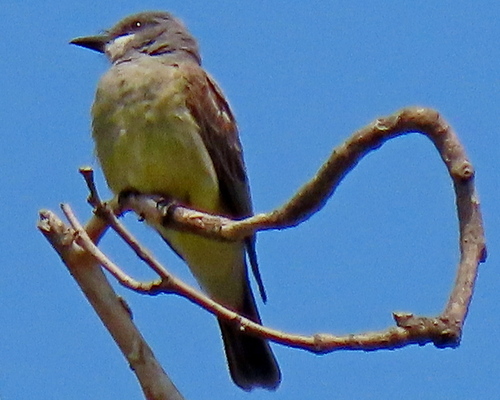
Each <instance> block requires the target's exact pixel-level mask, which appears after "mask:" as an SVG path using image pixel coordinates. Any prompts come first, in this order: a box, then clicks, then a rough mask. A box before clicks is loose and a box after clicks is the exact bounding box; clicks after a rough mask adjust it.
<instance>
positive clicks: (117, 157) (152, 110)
mask: <svg viewBox="0 0 500 400" xmlns="http://www.w3.org/2000/svg"><path fill="white" fill-rule="evenodd" d="M171 68H173V67H171ZM143 69H144V68H129V69H127V68H125V69H120V70H118V71H113V70H111V71H110V72H109V73H108V74H107V75H105V76H104V77H103V79H102V80H101V82H100V85H99V88H98V92H97V95H96V100H95V103H94V107H93V137H94V140H95V144H96V153H97V157H98V159H99V162H100V163H101V165H102V168H103V171H104V174H105V176H106V179H107V181H108V184H109V186H110V187H111V189H112V190H113V191H114V192H115V193H119V192H121V191H123V190H130V189H133V190H137V191H139V192H143V193H156V194H163V195H167V196H170V197H173V198H175V199H177V200H179V201H181V202H184V203H186V204H190V205H193V206H195V207H198V208H202V209H206V210H207V211H211V210H216V209H217V208H218V201H219V200H218V199H219V192H218V182H217V177H216V174H215V171H214V168H213V164H212V160H211V159H210V156H209V154H208V152H207V150H206V148H205V146H204V143H203V141H202V139H201V136H200V135H199V133H198V132H199V127H198V125H197V123H196V121H195V120H194V118H193V116H192V115H191V113H190V112H189V109H188V108H187V106H186V101H185V99H186V95H185V92H184V90H185V80H184V79H182V76H179V75H178V74H176V72H177V71H176V70H172V71H166V72H165V71H162V72H161V73H158V71H149V72H147V71H146V72H144V71H143Z"/></svg>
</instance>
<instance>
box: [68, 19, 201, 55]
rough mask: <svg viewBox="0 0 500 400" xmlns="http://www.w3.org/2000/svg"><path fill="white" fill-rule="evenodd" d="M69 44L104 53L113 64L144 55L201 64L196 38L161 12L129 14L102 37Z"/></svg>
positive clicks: (88, 38) (76, 40)
mask: <svg viewBox="0 0 500 400" xmlns="http://www.w3.org/2000/svg"><path fill="white" fill-rule="evenodd" d="M70 43H72V44H76V45H77V46H82V47H86V48H88V49H91V50H95V51H98V52H100V53H105V54H106V55H107V56H108V58H109V59H110V61H111V62H113V63H116V62H121V61H126V60H130V59H133V58H136V57H139V56H141V55H149V56H159V55H167V54H174V55H176V56H179V57H186V58H190V59H192V60H194V61H196V62H197V63H198V64H201V57H200V53H199V50H198V44H197V43H196V40H195V39H194V37H193V36H191V34H190V33H189V31H188V30H187V29H186V27H185V26H184V25H183V24H182V22H180V21H179V20H178V19H176V18H175V17H174V16H173V15H172V14H169V13H167V12H162V11H147V12H142V13H139V14H134V15H130V16H128V17H126V18H124V19H123V20H121V21H120V22H118V23H117V24H116V25H115V26H113V27H112V28H111V29H109V30H107V31H105V32H104V33H103V34H101V35H96V36H85V37H78V38H76V39H73V40H72V41H71V42H70Z"/></svg>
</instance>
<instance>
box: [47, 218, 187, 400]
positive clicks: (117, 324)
mask: <svg viewBox="0 0 500 400" xmlns="http://www.w3.org/2000/svg"><path fill="white" fill-rule="evenodd" d="M38 229H39V230H40V231H41V232H42V233H43V235H44V236H45V238H46V239H47V240H48V241H49V242H50V244H51V245H52V247H54V249H55V250H56V251H57V253H58V254H59V256H60V257H61V259H62V261H63V262H64V264H65V265H66V266H67V268H68V270H69V272H70V274H71V275H72V276H73V278H75V280H76V282H77V283H78V285H79V286H80V288H81V289H82V292H83V293H84V294H85V296H86V297H87V299H88V300H89V302H90V304H91V305H92V307H93V308H94V309H95V311H96V313H97V314H98V315H99V318H100V319H101V321H102V322H103V323H104V325H105V326H106V328H107V329H108V331H109V332H110V333H111V336H113V339H114V340H115V342H116V344H117V345H118V347H119V348H120V350H121V351H122V353H123V355H124V356H125V358H126V359H127V361H128V363H129V365H130V368H131V369H132V371H134V373H135V374H136V376H137V379H138V380H139V383H140V385H141V387H142V390H143V392H144V394H145V397H146V399H148V400H182V399H183V397H182V395H181V394H180V393H179V391H178V390H177V388H176V387H175V386H174V384H173V383H172V381H171V380H170V379H169V378H168V376H167V375H166V374H165V371H164V370H163V369H162V367H161V365H160V364H159V363H158V361H157V360H156V359H155V357H154V354H153V352H152V350H151V349H150V347H149V346H148V344H147V343H146V342H145V340H144V338H143V337H142V335H141V334H140V332H139V331H138V329H137V327H136V326H135V324H134V323H133V322H132V318H131V314H130V310H129V309H128V307H127V306H125V304H124V301H123V300H122V299H121V298H120V297H119V296H117V294H116V293H115V291H114V290H113V288H112V287H111V285H110V284H109V282H108V280H107V279H106V276H105V275H104V274H103V271H102V269H101V268H100V267H99V264H98V263H97V262H96V261H95V259H94V257H93V256H92V255H91V254H90V253H89V252H87V251H84V250H83V249H82V248H81V247H80V246H79V245H78V244H77V240H76V239H77V237H78V233H77V232H75V231H74V230H73V229H71V228H69V227H67V226H66V225H65V224H64V223H63V222H62V221H61V220H60V219H59V218H57V216H55V215H54V214H53V213H51V212H50V211H41V212H40V220H39V222H38Z"/></svg>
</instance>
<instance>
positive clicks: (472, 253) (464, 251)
mask: <svg viewBox="0 0 500 400" xmlns="http://www.w3.org/2000/svg"><path fill="white" fill-rule="evenodd" d="M411 132H419V133H421V134H424V135H425V136H427V137H428V138H429V139H430V140H431V141H432V142H433V144H434V146H435V147H436V149H437V150H438V152H439V154H440V156H441V158H442V160H443V162H444V163H445V165H446V168H447V169H448V172H449V174H450V177H451V179H452V181H453V185H454V190H455V195H456V204H457V215H458V219H459V229H460V253H461V257H460V262H459V265H458V270H457V276H456V280H455V285H454V288H453V290H452V292H451V295H450V297H449V300H448V302H447V304H446V306H445V307H444V311H443V312H442V313H441V314H440V315H439V316H436V317H421V316H415V315H413V314H411V313H394V319H395V321H396V326H394V327H390V328H388V329H386V330H383V331H379V332H368V333H364V334H355V335H354V334H353V335H345V336H335V335H330V334H316V335H313V336H301V335H294V334H287V333H284V332H280V331H277V330H273V329H269V328H265V327H263V326H261V325H259V324H256V323H254V322H252V321H250V320H248V319H246V318H243V317H242V316H240V315H238V314H236V313H234V312H232V311H231V310H229V309H226V308H225V307H223V306H222V305H220V304H218V303H216V302H214V301H213V300H211V299H209V298H208V297H207V296H205V295H203V294H202V293H200V292H198V291H197V290H195V289H193V288H191V287H189V286H188V285H185V284H184V283H183V282H181V281H179V280H178V279H177V278H175V277H173V276H172V275H171V274H169V273H168V271H167V270H166V269H165V268H164V267H163V266H162V265H161V264H159V263H158V262H157V261H156V260H155V259H154V258H153V257H152V256H151V254H150V252H149V251H147V249H145V248H143V247H142V246H141V245H140V244H139V243H138V242H137V240H136V239H135V238H134V237H133V236H132V235H131V234H130V233H128V232H127V230H126V229H125V228H124V227H123V226H122V225H121V224H120V222H119V221H118V219H117V218H116V214H121V213H122V212H123V208H122V207H124V206H125V207H126V208H130V209H132V210H134V211H135V212H136V213H137V214H138V215H140V216H141V217H142V218H144V219H145V220H146V221H148V222H150V223H153V224H158V223H161V224H163V225H165V226H168V227H169V228H172V229H179V230H187V231H190V232H194V233H197V234H200V235H204V236H207V237H211V238H217V239H219V240H241V239H242V238H244V237H246V236H248V235H251V234H253V233H254V232H257V231H260V230H269V229H285V228H289V227H293V226H296V225H298V224H300V223H301V222H303V221H305V220H307V219H308V218H310V217H311V216H312V215H313V214H314V213H316V212H317V211H319V210H320V209H321V208H322V207H323V206H324V205H325V203H326V202H327V200H328V198H329V197H330V196H331V195H332V194H333V193H334V191H335V189H336V187H337V186H338V184H339V183H340V182H341V181H342V179H343V178H344V177H345V176H346V174H347V173H348V172H349V171H350V170H351V169H352V168H354V167H355V166H356V165H357V163H358V162H359V161H360V160H361V159H362V158H363V157H364V156H365V155H367V154H368V153H369V152H371V151H372V150H375V149H377V148H379V147H380V146H381V145H382V144H383V143H385V142H386V141H387V140H389V139H391V138H394V137H397V136H401V135H405V134H408V133H411ZM84 175H85V176H86V180H87V184H88V186H89V189H90V192H91V196H90V198H91V199H92V202H93V204H94V206H95V207H96V210H97V211H96V214H97V215H99V218H97V217H94V218H93V219H91V221H90V223H89V224H87V226H86V229H83V228H82V226H81V225H80V223H79V222H78V221H77V220H76V218H74V215H73V214H72V212H71V210H70V209H69V207H67V206H65V207H64V210H65V214H66V215H67V217H68V219H69V220H70V222H71V224H72V227H73V228H72V229H70V228H66V227H64V226H63V225H62V223H61V222H60V221H58V222H57V224H59V225H57V226H58V227H59V230H63V231H64V232H65V234H64V236H61V237H63V238H64V240H65V248H69V247H71V248H72V247H76V246H78V249H79V251H80V253H82V254H84V255H85V257H86V258H87V259H89V258H90V257H92V265H94V264H93V263H94V261H93V260H94V259H95V260H98V262H99V264H101V265H103V266H104V267H105V268H106V269H107V270H108V271H110V272H111V273H112V274H113V275H114V276H115V277H116V278H117V279H118V280H119V282H120V283H122V284H123V285H125V286H127V287H129V288H131V289H133V290H135V291H138V292H140V293H147V294H151V295H156V294H158V293H172V292H173V293H176V294H178V295H180V296H183V297H185V298H187V299H189V300H190V301H192V302H194V303H196V304H198V305H200V306H202V307H203V308H205V309H206V310H208V311H209V312H211V313H213V314H215V315H217V316H218V317H220V318H224V319H226V320H229V321H231V322H232V323H234V324H237V325H238V327H239V328H240V329H241V330H245V331H247V332H248V333H249V334H254V335H259V336H262V337H265V338H268V339H270V340H272V341H274V342H276V343H281V344H284V345H287V346H291V347H297V348H302V349H306V350H309V351H312V352H315V353H325V352H331V351H335V350H364V351H371V350H377V349H394V348H397V347H403V346H406V345H408V344H414V343H417V344H420V345H423V344H425V343H429V342H432V343H434V344H435V345H436V346H438V347H455V346H457V345H458V344H459V342H460V338H461V334H462V327H463V323H464V320H465V318H466V315H467V311H468V307H469V304H470V301H471V298H472V294H473V289H474V283H475V280H476V276H477V268H478V265H479V263H481V262H483V261H484V260H485V258H486V248H485V240H484V233H483V225H482V218H481V213H480V207H479V199H478V196H477V193H476V190H475V187H474V169H473V167H472V164H471V163H470V161H469V160H468V158H467V155H466V154H465V150H464V149H463V147H462V145H461V144H460V142H459V140H458V138H457V136H456V135H455V133H454V132H453V130H452V129H451V127H450V126H449V125H448V124H447V122H446V121H445V120H444V119H443V118H442V117H441V116H440V115H439V113H437V112H436V111H434V110H431V109H426V108H407V109H403V110H401V111H399V112H397V113H395V114H394V115H391V116H389V117H385V118H379V119H377V120H376V121H374V122H373V123H371V124H370V125H368V126H366V127H365V128H362V129H361V130H359V131H357V132H356V133H354V134H353V135H352V136H351V137H350V138H349V139H348V140H346V141H345V142H344V143H343V144H342V145H340V146H338V147H337V148H336V149H334V151H333V152H332V154H331V156H330V158H329V159H328V160H327V161H326V162H325V163H324V164H323V166H322V167H321V168H320V169H319V171H318V173H317V174H316V175H315V176H314V177H313V178H312V179H311V180H310V181H309V182H307V183H306V184H305V185H304V186H303V187H302V188H301V189H300V190H299V191H298V192H297V194H295V195H294V196H293V197H292V198H291V199H290V200H289V201H288V202H287V203H286V204H285V205H283V206H282V207H280V208H278V209H276V210H274V211H272V212H270V213H266V214H258V215H255V216H253V217H250V218H247V219H244V220H241V221H232V220H230V219H227V218H224V217H220V216H214V215H210V214H206V213H202V212H200V211H197V210H191V209H189V208H187V207H184V206H182V205H180V204H176V203H175V202H171V203H169V204H168V205H167V206H166V207H162V206H160V205H159V204H160V203H164V202H165V200H167V201H168V200H171V199H162V198H159V197H158V196H150V195H135V194H134V195H130V196H128V197H125V198H124V199H121V200H122V201H120V202H118V201H116V200H115V201H114V202H111V203H105V204H103V203H102V202H101V201H100V200H99V197H98V195H97V190H96V189H95V185H94V184H93V182H92V174H91V172H90V173H89V172H88V171H85V173H84ZM50 216H51V215H50V214H48V213H45V214H44V215H42V221H41V222H40V229H41V230H42V232H44V234H45V235H46V236H48V232H50V231H51V230H53V229H54V226H52V225H53V223H52V224H50V225H51V226H50V229H49V228H47V229H45V230H44V229H42V226H45V225H46V224H47V223H46V222H45V221H46V220H48V218H49V217H50ZM51 218H52V220H53V219H54V218H55V217H53V216H52V217H51ZM101 218H102V219H101ZM96 219H101V221H105V222H104V223H102V222H101V223H98V222H96V221H95V220H96ZM107 224H110V226H111V227H112V228H113V229H114V230H115V231H116V232H117V233H118V234H119V235H120V236H121V237H122V238H124V240H125V241H126V242H127V243H128V244H129V245H130V246H131V247H132V248H133V249H134V250H135V251H136V253H137V254H138V256H139V257H140V258H141V259H142V260H143V261H145V262H146V263H147V264H148V265H149V266H150V267H151V268H152V269H153V270H154V271H155V272H156V273H157V274H158V275H159V277H160V280H159V281H155V282H149V283H141V282H137V281H135V280H134V279H133V278H131V277H130V276H128V275H126V274H124V273H123V271H121V269H120V268H119V267H117V266H116V265H114V264H113V263H112V262H111V261H109V260H108V259H107V257H106V256H105V255H104V254H103V253H102V252H100V251H99V250H98V249H97V247H96V246H95V244H94V243H93V242H95V241H96V239H98V238H99V237H100V236H101V235H102V233H103V232H104V231H105V229H106V225H107ZM58 235H62V233H59V234H58ZM58 240H59V239H58ZM51 243H53V241H52V240H51ZM55 243H56V244H57V240H56V241H55ZM56 244H54V243H53V246H54V247H55V248H56V250H57V251H58V252H59V253H60V254H61V250H60V248H59V247H57V246H56ZM80 246H81V247H80ZM82 249H83V250H82ZM90 255H91V256H90ZM61 257H62V258H63V261H65V262H71V257H70V258H68V257H67V256H66V257H63V256H61ZM80 257H83V256H80ZM68 268H70V271H73V268H74V267H70V266H68ZM93 268H95V269H98V268H97V267H96V266H95V265H94V266H93ZM77 270H78V269H77ZM72 273H73V272H72ZM73 275H74V276H75V274H74V273H73ZM106 284H107V282H106ZM84 291H85V290H84ZM91 303H92V301H91ZM122 308H123V307H122ZM96 310H97V309H96ZM98 312H99V311H98ZM101 318H102V317H101ZM108 329H109V328H108ZM110 331H111V330H110ZM148 351H149V352H150V350H149V348H148ZM124 354H128V353H125V352H124ZM148 354H149V353H148Z"/></svg>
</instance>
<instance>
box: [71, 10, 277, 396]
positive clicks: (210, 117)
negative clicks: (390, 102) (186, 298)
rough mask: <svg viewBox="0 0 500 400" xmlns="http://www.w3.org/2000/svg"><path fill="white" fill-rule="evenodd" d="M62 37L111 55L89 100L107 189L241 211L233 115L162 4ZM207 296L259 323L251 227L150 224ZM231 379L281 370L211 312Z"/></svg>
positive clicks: (193, 44) (244, 202)
mask: <svg viewBox="0 0 500 400" xmlns="http://www.w3.org/2000/svg"><path fill="white" fill-rule="evenodd" d="M70 43H71V44H74V45H77V46H81V47H84V48H88V49H91V50H94V51H97V52H99V53H104V54H105V55H106V57H107V58H108V60H109V61H110V63H111V66H110V68H109V70H108V71H107V72H105V73H104V75H103V76H102V77H101V78H100V81H99V83H98V86H97V90H96V94H95V99H94V103H93V105H92V110H91V115H92V136H93V139H94V143H95V153H96V156H97V159H98V161H99V163H100V165H101V168H102V170H103V174H104V176H105V179H106V182H107V184H108V186H109V188H110V189H111V191H112V192H113V193H114V194H116V195H120V194H123V193H127V192H136V193H141V194H147V195H161V196H165V197H166V198H168V199H174V200H175V201H176V202H177V203H179V204H182V205H185V206H187V207H190V208H193V209H196V210H200V211H204V212H208V213H212V214H217V215H222V216H227V217H229V218H233V219H242V218H246V217H248V216H251V215H253V210H252V201H251V196H250V187H249V182H248V177H247V173H246V167H245V164H244V160H243V152H242V146H241V142H240V139H239V132H238V128H237V124H236V121H235V117H234V115H233V112H232V111H231V109H230V107H229V104H228V102H227V100H226V98H225V96H224V94H223V92H222V90H221V89H220V88H219V86H218V84H217V83H216V82H215V80H214V79H213V78H212V77H211V76H210V75H209V74H208V73H207V72H206V71H205V70H204V68H203V67H202V65H201V64H202V63H201V55H200V51H199V47H198V44H197V41H196V39H195V38H194V37H193V36H192V35H191V33H190V32H189V31H188V30H187V28H186V27H185V25H184V24H183V23H182V22H181V21H180V20H179V19H177V18H176V17H174V16H173V15H172V14H171V13H169V12H163V11H146V12H141V13H138V14H134V15H130V16H128V17H126V18H124V19H123V20H121V21H119V22H118V23H117V24H116V25H114V26H113V27H112V28H111V29H109V30H106V31H104V32H103V33H101V34H99V35H94V36H84V37H77V38H75V39H73V40H71V42H70ZM153 228H154V229H156V231H158V232H159V233H160V235H161V236H162V238H163V239H164V240H165V241H166V242H167V244H168V245H169V246H170V247H171V248H172V249H173V251H174V252H175V253H177V254H178V255H179V256H180V257H181V258H182V259H183V260H184V261H185V263H186V264H187V265H188V267H189V269H190V271H191V273H192V274H193V275H194V277H195V278H196V280H197V282H198V283H199V285H200V286H201V288H202V289H203V290H204V291H205V292H206V293H207V294H208V295H209V296H210V297H211V298H212V299H214V300H216V301H217V302H220V303H221V304H223V305H225V306H226V307H228V308H230V309H232V310H234V311H235V312H237V313H239V314H241V315H243V316H244V317H246V318H249V319H250V320H252V321H254V322H257V323H259V324H260V323H261V318H260V316H259V312H258V310H257V306H256V301H255V298H254V295H253V293H252V289H251V286H250V283H249V273H248V267H247V259H248V261H249V263H250V265H251V269H252V272H253V274H254V276H255V279H256V282H257V285H258V288H259V291H260V293H261V297H262V299H263V301H264V302H265V301H266V293H265V290H264V286H263V284H262V280H261V277H260V273H259V269H258V263H257V255H256V249H255V244H256V242H255V235H253V236H251V237H248V238H246V239H245V240H241V241H236V242H224V241H218V240H215V239H210V238H205V237H202V236H199V235H196V234H194V233H188V232H181V231H178V230H173V229H171V228H168V227H166V226H163V225H161V224H159V223H157V224H156V225H153ZM218 323H219V326H220V330H221V336H222V341H223V345H224V349H225V354H226V358H227V364H228V368H229V372H230V375H231V378H232V379H233V381H234V383H235V384H236V385H238V386H239V387H240V388H242V389H243V390H245V391H250V390H252V389H254V388H263V389H268V390H275V389H276V388H277V387H278V386H279V384H280V382H281V372H280V369H279V366H278V363H277V360H276V357H275V355H274V354H273V352H272V350H271V348H270V346H269V343H268V341H266V340H265V339H263V338H259V337H256V336H252V335H249V334H247V333H245V332H243V331H242V330H241V329H239V328H238V327H236V326H235V325H234V324H231V323H230V322H228V321H225V320H223V319H220V318H219V319H218Z"/></svg>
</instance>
